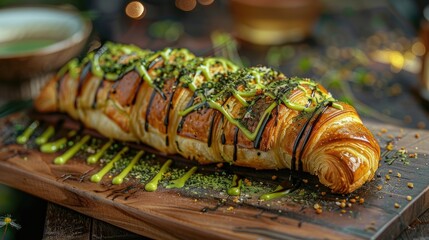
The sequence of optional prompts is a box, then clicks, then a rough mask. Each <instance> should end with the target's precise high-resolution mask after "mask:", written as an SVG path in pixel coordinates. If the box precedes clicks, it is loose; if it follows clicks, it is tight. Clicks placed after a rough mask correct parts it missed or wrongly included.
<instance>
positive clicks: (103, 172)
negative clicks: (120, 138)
mask: <svg viewBox="0 0 429 240" xmlns="http://www.w3.org/2000/svg"><path fill="white" fill-rule="evenodd" d="M127 151H128V147H124V148H122V149H121V151H119V152H118V153H117V154H116V155H115V157H113V159H112V160H110V162H109V163H107V164H106V166H104V167H103V168H102V169H101V170H100V171H99V172H98V173H96V174H94V175H92V176H91V182H95V183H98V182H100V181H101V179H102V178H103V177H104V175H106V173H107V172H109V171H110V170H111V169H112V168H113V164H115V162H117V161H118V160H119V159H121V157H122V154H124V153H125V152H127Z"/></svg>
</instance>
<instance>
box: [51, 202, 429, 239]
mask: <svg viewBox="0 0 429 240" xmlns="http://www.w3.org/2000/svg"><path fill="white" fill-rule="evenodd" d="M58 219H61V221H58ZM64 223H67V224H64ZM178 231H180V230H178ZM428 238H429V210H427V211H426V212H425V213H424V214H422V215H421V216H420V217H419V218H418V219H416V220H415V221H414V222H413V223H412V224H411V225H410V226H409V227H408V228H407V229H406V230H405V231H403V232H402V233H401V235H400V236H398V238H397V239H398V240H399V239H400V240H411V239H428ZM43 239H45V240H51V239H52V240H54V239H82V240H84V239H148V238H145V237H143V236H139V235H136V234H134V233H131V232H128V231H126V230H123V229H121V228H118V227H115V226H113V225H111V224H108V223H105V222H103V221H100V220H97V219H94V218H90V217H87V216H85V215H82V214H80V213H77V212H75V211H73V210H70V209H67V208H64V207H61V206H59V205H57V204H54V203H48V208H47V211H46V219H45V231H44V234H43Z"/></svg>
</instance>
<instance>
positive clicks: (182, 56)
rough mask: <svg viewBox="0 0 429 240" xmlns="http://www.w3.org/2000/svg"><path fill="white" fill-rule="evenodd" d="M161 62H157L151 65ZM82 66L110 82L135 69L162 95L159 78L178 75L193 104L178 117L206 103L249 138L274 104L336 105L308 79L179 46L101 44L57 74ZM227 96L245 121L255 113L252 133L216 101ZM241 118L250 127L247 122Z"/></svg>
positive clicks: (303, 108) (77, 70)
mask: <svg viewBox="0 0 429 240" xmlns="http://www.w3.org/2000/svg"><path fill="white" fill-rule="evenodd" d="M161 60H163V63H162V64H161V65H157V67H155V68H154V66H155V65H156V63H157V62H158V61H161ZM87 64H90V65H91V72H92V74H93V75H95V76H97V77H100V78H103V79H105V80H108V81H116V80H118V79H121V77H122V76H124V74H126V73H128V72H130V71H135V72H136V73H138V74H139V76H140V77H141V78H142V79H143V80H144V82H145V83H146V84H148V85H149V86H151V87H152V88H154V90H156V91H157V92H158V93H159V94H161V96H165V94H164V93H163V92H162V89H163V86H164V82H165V80H166V79H171V78H177V77H179V75H180V79H179V82H180V87H184V88H188V89H189V90H190V91H192V92H193V93H194V94H193V96H194V101H193V105H191V106H187V107H186V109H179V115H180V116H182V117H184V116H186V115H187V114H190V113H192V112H194V111H199V110H200V109H203V108H207V107H208V108H212V109H216V110H218V111H219V112H221V113H222V114H223V115H224V117H225V118H226V119H227V120H228V121H229V122H230V123H231V124H233V125H235V126H236V127H238V128H239V130H240V131H241V132H242V133H243V134H244V135H245V136H246V137H247V138H248V139H249V140H252V141H254V140H255V138H256V137H257V134H258V132H260V128H261V126H262V125H263V124H262V123H263V122H264V120H265V119H266V117H267V115H270V114H271V113H272V111H273V109H275V107H276V106H278V105H284V106H285V107H287V108H290V109H292V110H295V111H299V112H313V111H315V109H317V106H319V105H320V104H323V103H326V102H331V106H332V107H334V108H337V109H342V106H341V105H340V104H338V103H336V100H335V99H334V98H333V97H332V96H331V95H330V94H329V93H325V92H324V91H322V90H321V88H320V87H319V86H318V84H317V83H316V82H314V81H311V80H310V79H305V78H296V77H294V78H287V77H286V76H284V75H283V74H282V73H280V72H277V71H275V70H273V69H271V68H267V67H250V68H239V67H238V66H236V65H235V64H233V63H232V62H230V61H228V60H226V59H222V58H216V57H208V58H201V57H195V56H194V55H193V54H192V53H191V52H189V51H188V50H187V49H182V48H179V49H171V48H165V49H163V50H161V51H157V52H152V51H149V50H143V49H140V48H138V47H136V46H134V45H124V44H115V43H111V42H107V43H106V44H104V45H103V46H102V47H101V48H100V49H98V50H97V51H94V52H91V53H89V54H88V55H87V56H86V57H85V58H84V59H82V61H81V62H79V61H77V60H72V61H71V62H70V63H69V64H67V65H66V66H65V67H64V68H63V69H61V70H60V71H59V75H63V74H65V73H66V72H70V75H71V76H72V77H74V78H77V77H78V75H79V73H80V72H81V71H83V69H84V67H85V66H87ZM150 71H152V72H150ZM179 72H180V74H179ZM294 91H301V92H302V93H304V96H305V98H307V101H303V102H299V103H298V102H293V101H292V100H291V98H290V96H291V94H292V93H293V92H294ZM310 93H311V94H310ZM313 93H314V94H313ZM230 98H234V99H235V100H237V101H236V102H234V104H235V103H238V104H239V105H241V110H244V111H242V112H247V113H249V115H248V116H247V119H248V117H249V116H251V117H254V116H259V119H257V120H256V121H257V124H256V128H255V129H254V130H253V131H251V130H250V129H249V127H250V126H255V124H253V123H254V122H255V121H253V120H252V121H248V120H246V119H245V116H243V115H241V116H233V115H232V114H231V112H230V111H231V110H228V109H229V107H228V106H224V104H222V103H225V102H226V101H228V99H230ZM259 99H262V100H263V101H265V102H268V103H270V102H271V103H272V104H271V105H269V106H265V109H260V108H259V109H258V107H254V106H255V104H256V102H258V100H259ZM227 105H228V104H227ZM253 111H256V112H253ZM260 113H262V115H261V114H260ZM246 121H247V122H250V123H251V125H249V126H247V124H246Z"/></svg>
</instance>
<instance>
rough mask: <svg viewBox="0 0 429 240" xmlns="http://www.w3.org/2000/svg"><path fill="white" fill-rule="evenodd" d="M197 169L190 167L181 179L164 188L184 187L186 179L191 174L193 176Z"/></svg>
mask: <svg viewBox="0 0 429 240" xmlns="http://www.w3.org/2000/svg"><path fill="white" fill-rule="evenodd" d="M197 169H198V168H197V167H195V166H194V167H192V168H191V169H189V171H187V172H186V173H185V174H184V175H183V176H182V177H180V178H178V179H175V180H172V181H170V183H169V184H168V185H167V187H166V188H182V187H183V186H185V183H186V181H188V179H189V178H190V177H191V176H192V174H194V173H195V171H197Z"/></svg>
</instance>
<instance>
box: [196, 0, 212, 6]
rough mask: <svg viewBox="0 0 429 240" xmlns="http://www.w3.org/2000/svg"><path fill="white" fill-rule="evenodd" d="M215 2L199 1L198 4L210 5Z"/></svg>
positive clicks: (210, 0) (208, 0)
mask: <svg viewBox="0 0 429 240" xmlns="http://www.w3.org/2000/svg"><path fill="white" fill-rule="evenodd" d="M213 2H214V0H198V3H199V4H201V5H206V6H207V5H210V4H212V3H213Z"/></svg>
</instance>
